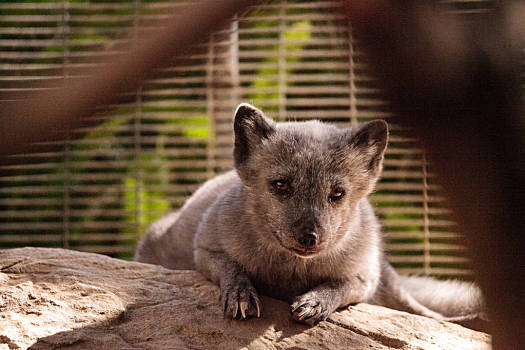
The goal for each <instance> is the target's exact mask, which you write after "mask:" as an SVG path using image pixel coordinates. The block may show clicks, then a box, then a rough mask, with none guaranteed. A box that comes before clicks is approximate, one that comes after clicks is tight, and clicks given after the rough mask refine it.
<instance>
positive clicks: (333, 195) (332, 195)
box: [329, 188, 345, 202]
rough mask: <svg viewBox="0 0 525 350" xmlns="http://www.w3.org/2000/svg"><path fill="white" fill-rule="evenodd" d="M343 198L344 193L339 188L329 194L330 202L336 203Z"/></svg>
mask: <svg viewBox="0 0 525 350" xmlns="http://www.w3.org/2000/svg"><path fill="white" fill-rule="evenodd" d="M344 196H345V191H344V190H342V189H340V188H337V189H335V190H333V191H332V193H330V197H329V199H330V202H337V201H338V200H340V199H341V198H343V197H344Z"/></svg>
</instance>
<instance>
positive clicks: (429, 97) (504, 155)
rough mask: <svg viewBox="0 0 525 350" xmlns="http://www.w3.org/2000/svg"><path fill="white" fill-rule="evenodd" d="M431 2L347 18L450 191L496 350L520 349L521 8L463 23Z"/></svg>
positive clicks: (383, 6) (354, 8)
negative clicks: (477, 279) (481, 293)
mask: <svg viewBox="0 0 525 350" xmlns="http://www.w3.org/2000/svg"><path fill="white" fill-rule="evenodd" d="M428 4H429V2H421V1H419V2H418V1H383V0H373V1H372V0H366V1H346V2H345V3H344V5H345V9H344V11H345V12H346V14H347V15H348V17H349V19H350V20H351V22H352V25H353V29H354V32H355V33H356V35H357V36H358V37H359V38H360V39H362V41H363V42H364V45H365V46H366V47H367V49H368V50H369V52H370V58H371V60H372V62H373V68H374V72H377V74H378V75H379V76H380V78H382V79H383V82H384V84H385V86H386V88H387V93H388V94H389V96H390V97H391V101H392V104H393V107H394V109H396V110H397V112H398V113H399V117H397V122H399V123H401V124H404V125H406V126H409V127H413V128H414V129H415V131H416V132H417V133H418V134H419V137H420V138H421V140H422V141H423V143H424V144H425V146H426V150H427V152H428V155H429V157H430V160H431V162H432V164H433V166H432V167H433V169H435V170H436V171H437V172H438V174H439V175H440V180H441V183H442V184H443V185H444V188H445V190H446V191H447V192H448V195H449V198H450V199H451V202H452V206H453V209H454V210H455V214H456V215H457V219H458V221H459V223H460V226H461V229H462V232H463V233H465V236H466V238H467V240H468V243H469V246H470V247H471V254H472V257H473V262H474V268H475V270H476V272H477V275H478V278H479V281H480V284H481V287H482V289H483V291H484V294H485V296H486V299H487V303H488V306H489V311H490V316H491V319H492V325H491V330H492V333H493V346H494V349H522V348H524V343H523V341H524V340H523V330H524V329H525V307H524V305H525V303H523V297H524V296H525V289H524V288H525V263H524V260H523V256H524V255H523V254H524V252H525V239H524V237H523V227H525V202H524V201H525V196H524V194H525V193H524V189H525V177H524V174H525V157H524V156H525V127H524V122H525V121H524V119H523V113H522V112H523V109H522V108H523V106H522V100H521V96H522V88H521V85H520V75H521V72H522V70H523V68H522V65H521V63H522V53H521V49H522V47H523V45H522V43H523V39H524V37H523V33H524V29H525V26H524V24H523V17H519V16H518V14H521V15H523V14H524V8H525V7H524V6H523V5H522V4H520V3H517V2H516V3H514V2H509V3H507V4H506V6H503V5H502V6H501V7H500V8H498V9H497V10H496V11H495V13H493V14H490V15H487V16H483V18H481V19H479V20H478V21H473V22H472V21H471V22H468V23H467V22H465V21H461V20H459V18H458V17H453V16H451V15H445V14H443V13H441V12H440V11H438V10H437V9H436V8H433V7H432V6H430V5H428ZM519 18H521V21H520V20H519Z"/></svg>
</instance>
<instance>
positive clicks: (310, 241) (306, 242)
mask: <svg viewBox="0 0 525 350" xmlns="http://www.w3.org/2000/svg"><path fill="white" fill-rule="evenodd" d="M318 242H319V236H318V235H317V233H315V232H314V231H307V232H304V233H303V234H302V236H301V237H300V238H299V243H300V244H301V245H302V246H303V247H305V248H310V247H313V246H315V245H316V244H317V243H318Z"/></svg>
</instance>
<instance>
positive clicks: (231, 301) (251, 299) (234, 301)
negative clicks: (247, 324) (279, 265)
mask: <svg viewBox="0 0 525 350" xmlns="http://www.w3.org/2000/svg"><path fill="white" fill-rule="evenodd" d="M220 305H221V306H222V309H223V311H224V317H229V318H233V319H244V318H247V317H261V301H260V300H259V295H258V294H257V291H256V290H255V288H254V287H253V286H252V284H251V282H250V281H249V280H248V279H247V278H237V279H235V280H233V281H231V282H226V283H224V284H222V283H221V296H220Z"/></svg>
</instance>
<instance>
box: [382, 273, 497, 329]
mask: <svg viewBox="0 0 525 350" xmlns="http://www.w3.org/2000/svg"><path fill="white" fill-rule="evenodd" d="M382 270H383V271H382V278H381V285H380V288H379V290H378V293H377V300H375V302H377V303H378V304H381V305H384V306H388V307H391V308H394V309H398V310H402V311H407V312H410V313H414V314H418V315H423V316H427V317H432V318H435V319H438V320H443V321H449V322H455V323H459V324H461V325H463V326H466V327H469V328H473V329H477V330H486V328H487V322H488V320H487V316H486V311H485V306H484V302H483V296H482V293H481V290H480V289H479V287H478V286H476V285H475V284H474V283H472V282H463V281H456V280H449V281H440V280H435V279H433V278H430V277H419V276H403V275H398V274H397V272H396V271H395V270H394V269H393V268H392V267H391V266H390V265H389V264H388V263H385V265H384V266H383V269H382Z"/></svg>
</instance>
